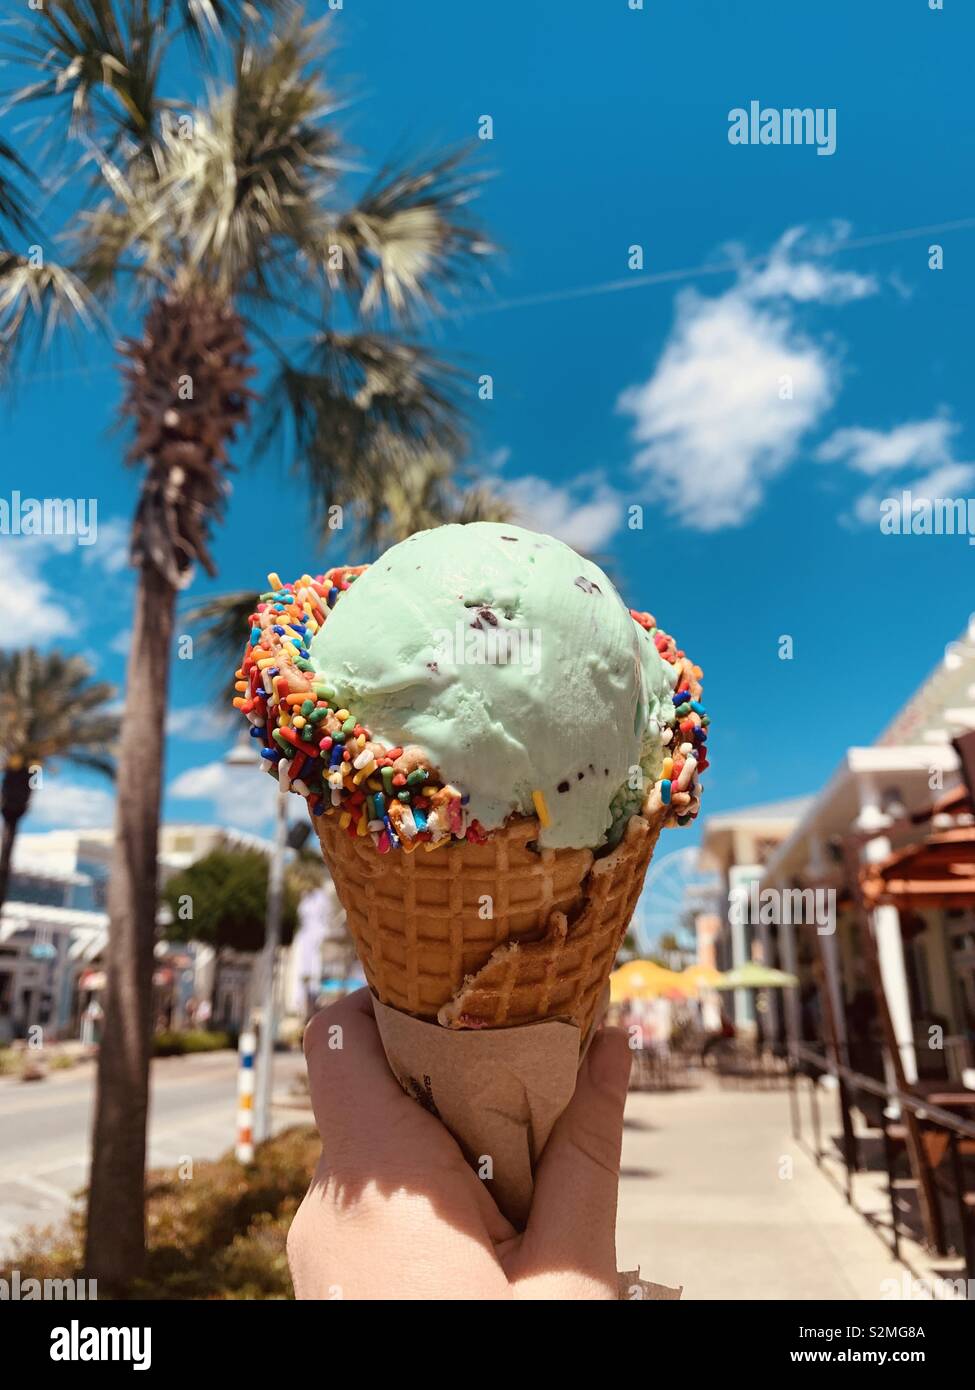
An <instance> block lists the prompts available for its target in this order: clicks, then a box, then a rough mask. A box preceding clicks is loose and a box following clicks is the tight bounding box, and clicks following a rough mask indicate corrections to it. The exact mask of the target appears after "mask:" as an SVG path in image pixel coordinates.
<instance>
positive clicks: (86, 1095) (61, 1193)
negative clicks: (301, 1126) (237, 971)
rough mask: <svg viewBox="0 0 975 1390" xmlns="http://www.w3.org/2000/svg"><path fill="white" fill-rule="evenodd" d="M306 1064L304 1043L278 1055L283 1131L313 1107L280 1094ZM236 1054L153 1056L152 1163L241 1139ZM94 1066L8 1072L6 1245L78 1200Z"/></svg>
mask: <svg viewBox="0 0 975 1390" xmlns="http://www.w3.org/2000/svg"><path fill="white" fill-rule="evenodd" d="M303 1070H304V1061H303V1059H302V1057H301V1054H300V1053H280V1054H278V1055H277V1056H275V1059H274V1094H275V1108H274V1111H273V1114H272V1127H273V1129H274V1131H275V1132H277V1131H278V1130H281V1129H285V1128H287V1127H288V1125H290V1124H293V1123H295V1122H297V1121H302V1120H306V1119H307V1118H308V1112H307V1111H304V1110H291V1109H289V1108H288V1107H287V1105H281V1104H279V1103H278V1102H280V1101H285V1102H286V1101H287V1100H288V1092H289V1090H290V1087H291V1085H292V1083H293V1081H294V1080H295V1078H296V1077H297V1076H299V1075H300V1074H301V1072H302V1071H303ZM236 1078H237V1056H236V1054H235V1053H232V1052H219V1053H199V1054H193V1055H190V1056H186V1057H166V1058H159V1059H158V1060H156V1061H155V1062H154V1063H153V1066H152V1078H151V1100H150V1122H149V1159H148V1162H149V1166H150V1167H152V1168H164V1167H167V1166H172V1165H175V1164H176V1163H178V1162H180V1161H184V1160H185V1159H186V1158H187V1157H189V1158H192V1159H194V1160H200V1159H212V1158H218V1157H219V1156H220V1155H221V1154H222V1153H225V1152H226V1151H227V1149H229V1148H231V1147H232V1146H233V1143H234V1137H235V1129H236V1115H237V1102H236V1087H237V1081H236ZM94 1085H95V1066H94V1063H92V1062H85V1063H82V1064H81V1065H79V1066H77V1067H75V1068H73V1069H71V1070H69V1071H55V1072H51V1073H50V1074H49V1075H48V1077H47V1078H46V1079H45V1080H44V1081H37V1082H22V1081H18V1080H14V1079H13V1078H4V1079H2V1080H0V1255H2V1254H3V1252H4V1251H5V1250H6V1249H7V1248H9V1243H10V1238H11V1236H12V1235H13V1234H14V1233H15V1232H16V1231H19V1230H22V1229H23V1228H24V1227H25V1226H28V1225H36V1226H45V1225H49V1224H50V1223H52V1222H55V1221H57V1220H59V1219H60V1218H61V1217H62V1216H63V1215H64V1214H65V1213H66V1212H67V1211H68V1209H69V1208H70V1205H71V1199H72V1197H73V1195H74V1194H75V1193H77V1192H78V1191H79V1190H80V1189H81V1188H83V1187H85V1185H86V1183H87V1180H88V1143H89V1135H90V1130H91V1120H92V1102H93V1099H94Z"/></svg>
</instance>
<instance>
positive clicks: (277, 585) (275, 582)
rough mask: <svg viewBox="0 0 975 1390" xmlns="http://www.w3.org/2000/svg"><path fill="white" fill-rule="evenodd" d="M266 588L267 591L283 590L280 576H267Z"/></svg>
mask: <svg viewBox="0 0 975 1390" xmlns="http://www.w3.org/2000/svg"><path fill="white" fill-rule="evenodd" d="M267 587H268V588H269V589H281V588H283V587H284V586H283V585H282V583H281V576H280V575H278V574H269V575H268V577H267Z"/></svg>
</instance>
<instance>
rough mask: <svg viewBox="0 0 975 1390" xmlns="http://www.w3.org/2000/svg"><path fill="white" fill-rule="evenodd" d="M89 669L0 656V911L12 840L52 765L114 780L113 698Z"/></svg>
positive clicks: (69, 659)
mask: <svg viewBox="0 0 975 1390" xmlns="http://www.w3.org/2000/svg"><path fill="white" fill-rule="evenodd" d="M91 675H92V671H91V667H90V666H89V665H88V663H87V662H86V661H84V660H83V659H82V658H81V657H79V656H63V655H62V654H61V653H60V652H46V653H41V652H37V651H35V650H34V649H33V648H32V647H28V648H27V649H26V650H25V651H16V652H0V761H2V768H3V780H2V782H0V810H2V816H3V835H2V839H0V910H2V908H3V905H4V903H5V902H6V900H7V889H8V886H9V883H10V866H11V863H12V862H13V852H14V840H15V839H16V837H17V830H18V828H19V826H20V822H21V820H22V819H23V817H24V816H25V815H26V813H27V808H28V806H29V805H30V799H31V793H32V792H33V791H34V789H35V788H36V787H37V786H39V785H40V777H41V776H42V775H43V773H44V771H45V769H51V768H53V767H56V765H57V761H58V760H63V761H64V762H67V763H72V764H74V766H76V767H84V768H94V769H95V770H96V771H98V772H103V773H105V774H106V776H109V777H111V776H113V775H114V771H115V765H114V763H113V761H112V757H111V752H110V749H111V745H112V744H113V742H114V740H115V738H116V736H117V734H118V718H117V717H116V716H115V715H114V714H112V713H111V712H110V711H109V710H108V709H106V704H107V702H108V701H109V700H111V699H112V697H113V696H114V694H115V691H114V688H113V687H112V686H110V685H107V684H105V683H104V682H101V681H98V682H94V683H93V682H92V680H91Z"/></svg>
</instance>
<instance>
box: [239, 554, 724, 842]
mask: <svg viewBox="0 0 975 1390" xmlns="http://www.w3.org/2000/svg"><path fill="white" fill-rule="evenodd" d="M365 569H366V566H365V565H357V566H337V567H335V568H333V569H330V570H328V571H326V573H325V574H321V575H318V576H317V577H312V576H311V575H308V574H305V575H302V576H301V578H300V579H298V580H296V581H295V582H294V583H293V584H284V583H282V581H281V578H280V576H279V575H277V574H269V575H268V588H267V590H266V592H265V593H263V594H261V596H260V600H259V602H258V603H257V606H256V608H255V611H254V612H253V613H252V614H251V615H250V618H249V623H250V635H249V640H248V643H247V647H246V650H245V652H244V660H243V662H242V664H241V667H240V669H239V670H238V671H237V673H236V686H235V689H236V691H237V694H236V695H235V698H234V701H233V703H234V706H235V708H237V709H239V710H240V712H241V713H242V714H244V715H245V716H246V717H247V719H248V721H249V722H250V724H251V736H252V737H253V738H255V739H259V740H260V741H261V742H262V744H263V747H262V749H261V757H262V759H263V760H264V762H265V765H266V768H267V771H268V772H269V773H270V774H271V775H272V776H275V777H277V779H278V783H279V785H280V787H281V790H282V791H292V792H295V793H297V794H298V795H299V796H303V797H304V798H305V799H306V801H307V802H308V806H309V809H310V811H311V813H312V815H313V816H335V815H337V816H338V819H339V826H340V828H341V829H343V830H345V832H346V833H347V834H348V835H350V836H353V837H360V838H365V837H366V836H369V837H370V838H371V840H372V842H373V844H374V845H375V847H376V849H377V851H378V852H379V853H380V854H386V853H388V852H389V851H390V850H391V849H402V850H403V851H404V853H406V854H410V853H412V852H413V851H414V850H415V849H417V848H418V846H420V845H423V847H424V848H425V849H428V850H432V849H435V848H436V847H437V846H438V845H441V844H448V843H450V841H451V840H464V839H466V840H468V841H470V842H471V843H475V844H481V843H483V842H484V841H485V840H487V839H488V837H489V832H487V831H486V830H485V829H484V827H483V826H482V825H481V824H480V822H479V821H477V820H469V819H468V816H467V809H466V808H467V801H468V797H467V796H466V795H463V794H462V793H461V792H460V791H459V790H458V789H457V788H456V787H453V786H451V785H450V784H449V783H445V782H444V781H443V779H442V778H441V777H440V775H439V772H438V770H437V769H436V768H434V767H432V766H431V765H430V763H429V761H428V760H427V759H426V757H425V756H424V754H423V753H422V751H421V750H420V749H417V748H400V747H397V748H393V747H390V746H388V745H386V744H383V743H381V742H380V741H379V740H378V739H374V738H373V736H372V733H371V732H370V730H369V729H368V728H366V726H365V725H363V724H362V723H360V722H359V720H357V718H356V716H355V713H354V712H353V711H352V710H349V709H345V708H343V707H342V706H340V705H339V704H338V701H337V698H336V692H335V690H334V689H333V688H332V687H331V686H330V685H329V684H328V682H327V681H325V680H322V679H320V678H319V677H318V676H317V675H316V672H315V670H314V667H313V665H312V663H311V659H310V647H311V642H312V639H313V638H314V636H315V634H316V633H317V632H318V631H319V629H320V628H321V626H322V624H323V623H324V622H325V621H326V620H327V618H328V615H329V612H330V611H331V610H332V609H333V608H334V606H335V604H336V603H337V602H338V601H339V599H340V598H341V596H342V594H343V593H345V592H347V590H348V589H349V588H350V587H351V585H352V584H354V583H355V581H356V579H357V578H358V576H359V575H360V574H362V572H363V570H365ZM630 612H631V614H632V616H633V618H634V620H635V621H636V622H637V623H639V624H640V626H641V627H643V628H645V629H646V631H647V632H648V633H649V635H650V637H651V638H652V640H653V642H654V645H655V646H656V648H657V651H658V652H659V653H660V655H661V657H662V659H663V660H664V661H666V662H668V663H669V664H671V665H673V666H675V667H676V668H677V689H676V690H675V692H674V696H673V715H672V717H671V718H670V719H669V720H667V721H666V722H665V723H663V724H662V725H661V728H660V736H661V744H662V746H663V748H664V749H665V750H666V751H665V756H664V759H663V765H662V768H661V774H660V778H659V780H658V781H657V783H656V785H655V787H651V788H650V792H651V795H654V794H656V795H657V796H659V800H660V801H661V802H662V803H663V804H664V805H666V806H667V807H668V808H669V809H668V813H667V819H668V821H669V822H672V823H676V824H678V825H686V824H687V823H688V822H689V821H691V820H692V819H693V818H694V816H695V815H696V814H697V811H698V807H699V805H700V788H699V785H698V779H699V777H700V774H701V773H702V772H703V771H704V769H705V768H706V767H707V766H708V760H707V748H706V742H707V727H708V724H709V722H710V721H709V719H708V716H707V714H706V712H705V710H704V707H703V706H702V704H701V700H700V697H701V670H700V667H698V666H695V665H693V663H692V662H690V661H689V660H688V658H687V657H686V655H685V654H684V652H682V651H680V650H679V649H678V647H677V645H676V643H675V642H674V640H673V638H672V637H669V636H668V635H667V634H666V633H665V632H661V631H660V629H658V627H657V625H656V621H655V620H654V618H652V617H651V615H650V614H649V613H639V612H636V611H635V610H633V609H631V610H630ZM568 788H569V783H568V782H562V783H560V784H559V787H558V790H559V791H560V792H563V791H566V790H568ZM532 802H533V805H534V809H535V814H536V815H537V817H538V820H539V823H540V825H541V826H542V827H543V828H544V827H545V826H549V825H551V823H552V818H551V813H550V811H549V808H548V803H547V801H546V798H545V793H544V791H543V790H542V789H541V788H536V789H535V790H533V792H532Z"/></svg>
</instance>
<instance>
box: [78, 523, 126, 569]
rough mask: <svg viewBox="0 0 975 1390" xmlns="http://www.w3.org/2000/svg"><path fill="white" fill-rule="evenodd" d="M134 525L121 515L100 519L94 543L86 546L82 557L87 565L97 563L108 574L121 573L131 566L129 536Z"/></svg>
mask: <svg viewBox="0 0 975 1390" xmlns="http://www.w3.org/2000/svg"><path fill="white" fill-rule="evenodd" d="M131 531H132V526H131V523H130V522H129V521H127V520H126V519H125V518H124V517H121V516H112V517H109V519H108V520H107V521H99V522H98V525H97V528H96V533H95V541H94V544H92V545H88V546H85V547H84V549H83V550H82V557H83V560H84V563H85V564H86V565H97V566H98V567H99V568H100V569H103V570H104V571H105V573H106V574H119V573H121V571H122V570H124V569H128V567H129V537H130V534H131Z"/></svg>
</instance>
